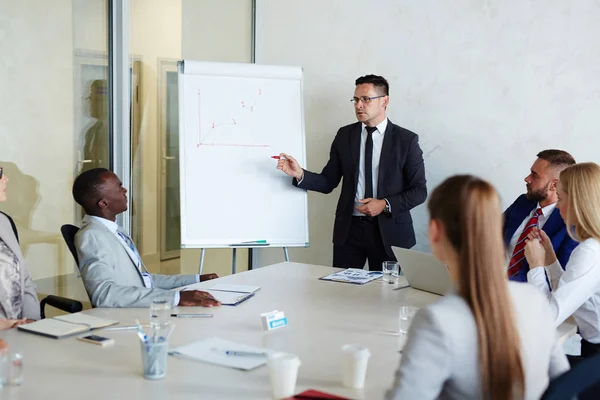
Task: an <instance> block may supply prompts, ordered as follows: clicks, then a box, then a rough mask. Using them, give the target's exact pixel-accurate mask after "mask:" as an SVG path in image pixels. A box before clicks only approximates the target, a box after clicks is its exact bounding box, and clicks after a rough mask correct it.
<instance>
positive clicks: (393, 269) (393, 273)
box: [381, 261, 400, 284]
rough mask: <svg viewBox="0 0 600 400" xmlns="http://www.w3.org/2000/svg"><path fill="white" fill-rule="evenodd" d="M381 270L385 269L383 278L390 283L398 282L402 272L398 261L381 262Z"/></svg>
mask: <svg viewBox="0 0 600 400" xmlns="http://www.w3.org/2000/svg"><path fill="white" fill-rule="evenodd" d="M381 270H382V271H383V276H382V279H383V281H384V282H387V283H390V284H396V283H398V274H399V272H400V266H399V265H398V263H397V262H396V261H384V262H383V263H381Z"/></svg>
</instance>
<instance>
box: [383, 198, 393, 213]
mask: <svg viewBox="0 0 600 400" xmlns="http://www.w3.org/2000/svg"><path fill="white" fill-rule="evenodd" d="M383 200H385V208H384V209H383V212H384V213H387V214H389V213H391V212H392V210H391V209H390V203H389V201H387V199H383Z"/></svg>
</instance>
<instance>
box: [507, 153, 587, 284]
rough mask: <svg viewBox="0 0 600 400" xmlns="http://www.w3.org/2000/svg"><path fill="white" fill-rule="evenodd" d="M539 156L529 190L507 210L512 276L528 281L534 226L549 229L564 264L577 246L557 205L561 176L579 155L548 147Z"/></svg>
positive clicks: (558, 255) (517, 279)
mask: <svg viewBox="0 0 600 400" xmlns="http://www.w3.org/2000/svg"><path fill="white" fill-rule="evenodd" d="M537 157H538V158H537V160H535V162H534V163H533V165H532V166H531V172H530V174H529V175H527V176H526V177H525V183H526V184H527V193H526V194H522V195H521V196H519V197H518V198H517V200H515V202H514V203H513V204H512V205H511V206H510V207H508V208H507V209H506V211H504V243H505V244H506V259H507V265H508V277H509V279H511V280H514V281H519V282H527V272H528V271H529V264H528V263H527V260H526V259H525V251H524V250H525V243H526V240H525V239H526V238H527V235H528V234H529V232H531V230H532V229H534V228H536V227H537V228H539V229H542V230H543V231H544V232H546V234H547V235H548V237H549V238H550V240H551V241H552V246H553V247H554V252H555V253H556V257H557V258H558V260H559V261H560V265H563V266H564V265H567V261H569V257H570V256H571V252H572V251H573V249H574V248H575V247H576V246H577V242H576V241H574V240H573V239H571V237H570V236H569V234H568V233H567V228H566V226H565V223H564V221H563V219H562V217H561V216H560V212H559V210H558V209H557V208H556V202H557V201H558V195H557V194H556V184H557V183H558V177H559V175H560V172H561V171H562V170H563V169H565V168H566V167H568V166H569V165H573V164H575V159H574V158H573V156H571V155H570V154H569V153H567V152H566V151H563V150H544V151H541V152H540V153H538V155H537Z"/></svg>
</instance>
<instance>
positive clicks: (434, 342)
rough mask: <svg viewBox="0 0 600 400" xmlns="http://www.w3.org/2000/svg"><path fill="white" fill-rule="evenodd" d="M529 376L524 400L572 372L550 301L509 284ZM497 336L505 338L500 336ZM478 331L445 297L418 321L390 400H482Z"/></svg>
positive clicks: (454, 299) (456, 300) (462, 306)
mask: <svg viewBox="0 0 600 400" xmlns="http://www.w3.org/2000/svg"><path fill="white" fill-rule="evenodd" d="M509 291H510V294H511V297H512V301H513V307H514V310H515V317H516V321H517V328H518V331H519V334H520V337H521V356H522V363H523V370H524V373H525V398H526V399H539V398H540V396H541V395H542V394H543V392H544V390H545V389H546V387H547V386H548V382H549V378H553V377H555V376H557V375H560V374H561V373H563V372H565V371H567V370H568V369H569V363H568V361H567V358H566V356H565V354H564V352H563V349H562V346H561V345H560V344H559V343H558V338H557V332H556V328H555V325H554V320H553V318H552V315H551V312H550V308H549V305H548V300H547V299H546V298H545V297H544V296H543V295H542V294H541V293H539V292H538V291H536V288H535V287H533V286H531V285H528V284H526V283H517V282H509ZM497 334H498V336H501V335H502V333H501V332H498V333H497ZM477 346H478V339H477V328H476V326H475V319H474V317H473V313H472V312H471V309H470V308H469V306H468V305H467V303H466V302H465V301H464V300H463V298H462V297H460V296H458V295H457V294H450V295H447V296H445V297H443V298H441V299H440V300H438V301H437V302H436V303H434V304H432V305H430V306H428V307H426V308H423V309H421V310H420V311H419V312H418V313H417V315H416V316H415V317H414V320H413V323H412V325H411V328H410V332H409V338H408V341H407V343H406V346H405V347H404V350H403V354H402V360H401V362H400V368H399V369H398V371H397V373H396V378H395V382H394V386H393V388H392V389H391V390H390V391H389V392H388V393H387V397H386V398H387V399H419V400H421V399H438V398H439V399H461V400H462V399H480V398H482V393H481V377H480V375H479V354H478V353H479V351H478V348H477Z"/></svg>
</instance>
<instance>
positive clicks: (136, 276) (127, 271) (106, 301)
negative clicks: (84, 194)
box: [75, 219, 197, 307]
mask: <svg viewBox="0 0 600 400" xmlns="http://www.w3.org/2000/svg"><path fill="white" fill-rule="evenodd" d="M125 246H126V244H125V243H123V241H121V240H119V238H118V237H117V236H116V235H115V234H114V233H113V232H111V231H110V229H108V227H106V226H105V225H103V224H102V223H101V222H99V221H94V220H93V219H90V220H89V221H87V220H84V221H83V223H82V227H81V229H80V230H79V232H77V234H76V235H75V248H76V249H77V255H78V257H79V270H80V271H81V278H82V279H83V284H84V285H85V289H86V290H87V292H88V295H89V296H90V300H91V301H92V305H94V306H95V307H149V306H150V304H151V303H152V300H153V299H156V298H164V297H171V298H173V297H174V295H175V294H174V292H172V291H169V289H173V288H177V287H181V286H185V285H190V284H192V283H196V277H197V275H155V274H153V275H152V279H153V281H154V286H155V287H154V288H146V287H145V286H144V281H143V278H142V274H141V272H140V271H139V269H138V268H137V267H136V264H135V263H134V260H132V259H131V257H130V256H129V253H128V252H127V250H125ZM142 267H143V268H144V269H145V268H146V267H145V266H142Z"/></svg>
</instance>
